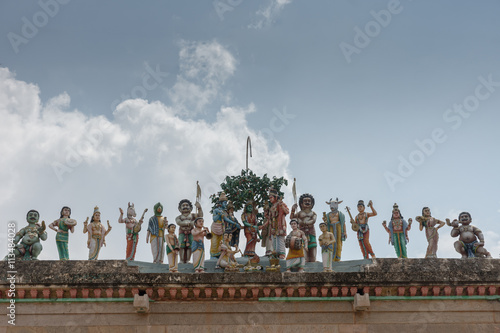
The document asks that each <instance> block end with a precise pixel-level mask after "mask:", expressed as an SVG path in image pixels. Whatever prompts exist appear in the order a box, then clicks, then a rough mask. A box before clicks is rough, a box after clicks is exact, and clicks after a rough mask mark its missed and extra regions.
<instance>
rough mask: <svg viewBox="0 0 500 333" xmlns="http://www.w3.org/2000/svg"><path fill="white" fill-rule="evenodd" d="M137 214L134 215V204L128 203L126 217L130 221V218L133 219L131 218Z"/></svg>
mask: <svg viewBox="0 0 500 333" xmlns="http://www.w3.org/2000/svg"><path fill="white" fill-rule="evenodd" d="M136 216H137V214H136V213H135V208H134V204H133V203H132V204H130V202H129V203H128V208H127V217H128V218H129V219H130V218H133V217H136Z"/></svg>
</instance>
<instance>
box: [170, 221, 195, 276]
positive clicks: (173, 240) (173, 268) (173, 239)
mask: <svg viewBox="0 0 500 333" xmlns="http://www.w3.org/2000/svg"><path fill="white" fill-rule="evenodd" d="M167 231H168V234H167V237H166V241H167V259H168V270H169V271H170V272H172V273H177V272H178V271H179V268H178V264H179V260H178V257H177V255H178V254H179V249H180V244H179V239H178V238H177V236H176V235H175V224H169V225H168V226H167ZM190 234H191V233H190ZM191 237H192V236H191ZM191 243H192V241H191ZM190 248H191V246H190Z"/></svg>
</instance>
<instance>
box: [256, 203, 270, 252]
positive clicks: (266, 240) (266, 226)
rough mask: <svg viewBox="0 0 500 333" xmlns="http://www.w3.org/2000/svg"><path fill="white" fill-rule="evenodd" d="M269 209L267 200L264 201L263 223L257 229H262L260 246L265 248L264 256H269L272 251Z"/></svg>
mask: <svg viewBox="0 0 500 333" xmlns="http://www.w3.org/2000/svg"><path fill="white" fill-rule="evenodd" d="M270 211H271V207H270V206H269V202H268V201H266V202H265V203H264V223H262V225H260V226H259V229H260V230H262V244H261V246H262V247H264V248H266V256H270V255H271V254H272V252H273V242H272V239H271V222H270V221H271V220H270V218H269V216H270V215H269V214H270Z"/></svg>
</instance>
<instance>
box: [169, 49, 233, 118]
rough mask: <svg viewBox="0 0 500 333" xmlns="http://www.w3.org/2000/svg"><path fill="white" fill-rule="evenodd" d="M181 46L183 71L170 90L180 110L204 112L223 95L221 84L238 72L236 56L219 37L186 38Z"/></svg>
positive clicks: (180, 56) (170, 94)
mask: <svg viewBox="0 0 500 333" xmlns="http://www.w3.org/2000/svg"><path fill="white" fill-rule="evenodd" d="M180 46H181V50H180V52H179V62H180V73H179V75H178V76H177V82H176V83H175V85H174V86H173V87H172V89H170V90H169V92H168V93H169V96H170V99H171V100H172V103H173V105H174V107H175V108H176V109H177V110H178V111H179V112H182V113H183V114H196V113H200V112H203V108H204V107H206V106H208V105H210V104H211V103H212V102H213V101H215V100H216V99H217V98H218V97H223V96H221V87H222V86H223V85H224V83H225V82H226V80H227V79H228V78H229V77H231V76H232V75H233V74H234V71H235V70H236V60H235V58H234V57H233V55H232V54H231V53H230V52H229V51H228V50H226V49H225V48H224V47H223V46H222V45H220V44H219V43H218V42H217V41H210V42H187V41H182V42H181V43H180Z"/></svg>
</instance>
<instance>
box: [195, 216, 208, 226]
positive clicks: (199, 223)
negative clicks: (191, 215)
mask: <svg viewBox="0 0 500 333" xmlns="http://www.w3.org/2000/svg"><path fill="white" fill-rule="evenodd" d="M204 222H205V220H203V217H197V218H196V219H195V220H194V226H195V227H198V228H203V223H204Z"/></svg>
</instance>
